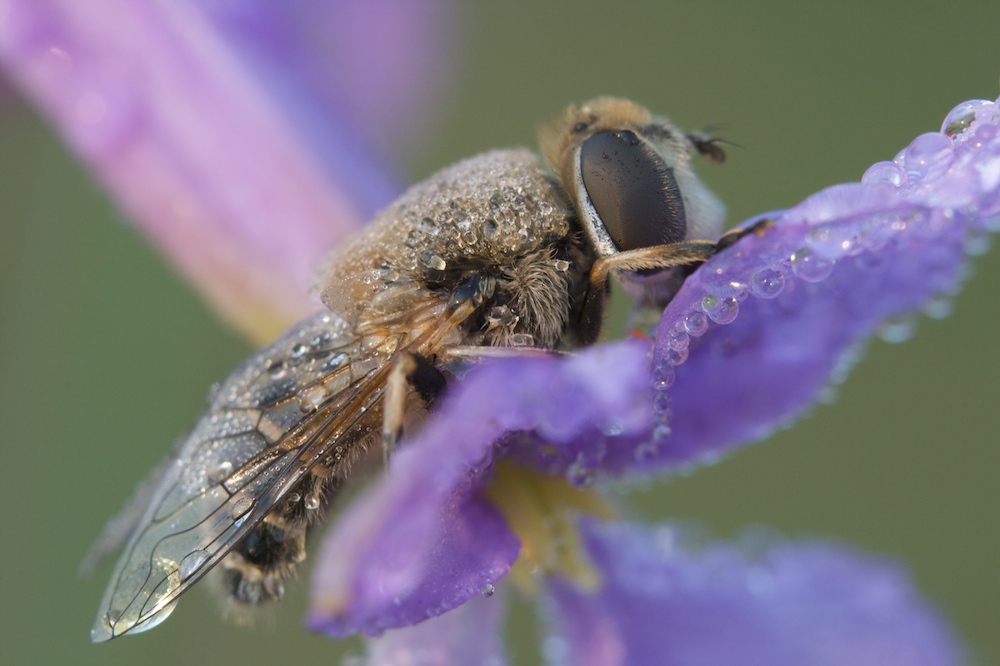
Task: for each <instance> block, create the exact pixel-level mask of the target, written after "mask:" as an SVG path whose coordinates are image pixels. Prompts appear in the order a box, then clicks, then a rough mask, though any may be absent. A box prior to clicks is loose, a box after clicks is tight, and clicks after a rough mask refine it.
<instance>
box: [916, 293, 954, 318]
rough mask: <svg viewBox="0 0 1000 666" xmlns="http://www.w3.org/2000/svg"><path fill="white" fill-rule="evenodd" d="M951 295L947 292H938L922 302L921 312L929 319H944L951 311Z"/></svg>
mask: <svg viewBox="0 0 1000 666" xmlns="http://www.w3.org/2000/svg"><path fill="white" fill-rule="evenodd" d="M952 307H953V306H952V303H951V297H950V296H949V295H948V294H938V295H937V296H933V297H932V298H931V299H930V300H929V301H927V302H926V303H924V307H923V308H921V310H922V311H923V313H924V314H925V315H927V316H928V317H930V318H931V319H944V318H945V317H947V316H948V315H950V314H951V311H952Z"/></svg>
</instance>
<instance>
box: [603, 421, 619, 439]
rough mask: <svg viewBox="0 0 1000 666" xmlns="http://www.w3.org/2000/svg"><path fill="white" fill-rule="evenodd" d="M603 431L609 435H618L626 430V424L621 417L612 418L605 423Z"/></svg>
mask: <svg viewBox="0 0 1000 666" xmlns="http://www.w3.org/2000/svg"><path fill="white" fill-rule="evenodd" d="M601 432H603V433H604V434H605V435H606V436H608V437H618V436H619V435H621V434H622V433H623V432H625V424H624V423H622V422H621V420H620V419H611V420H610V421H608V422H607V423H605V424H604V427H603V428H602V429H601Z"/></svg>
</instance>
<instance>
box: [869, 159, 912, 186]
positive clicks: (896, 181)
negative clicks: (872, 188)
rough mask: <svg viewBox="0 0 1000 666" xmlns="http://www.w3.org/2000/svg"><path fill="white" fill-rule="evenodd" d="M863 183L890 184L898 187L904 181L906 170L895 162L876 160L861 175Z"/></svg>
mask: <svg viewBox="0 0 1000 666" xmlns="http://www.w3.org/2000/svg"><path fill="white" fill-rule="evenodd" d="M861 182H862V183H864V184H865V185H881V184H886V185H892V186H893V187H899V186H900V185H902V184H903V183H905V182H906V172H905V171H904V170H903V169H901V168H900V166H899V165H898V164H896V163H895V162H876V163H875V164H873V165H871V166H870V167H868V170H867V171H865V175H864V176H862V177H861Z"/></svg>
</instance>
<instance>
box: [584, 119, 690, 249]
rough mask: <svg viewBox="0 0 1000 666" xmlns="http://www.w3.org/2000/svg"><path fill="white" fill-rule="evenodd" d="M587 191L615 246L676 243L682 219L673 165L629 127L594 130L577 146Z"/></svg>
mask: <svg viewBox="0 0 1000 666" xmlns="http://www.w3.org/2000/svg"><path fill="white" fill-rule="evenodd" d="M580 166H581V167H582V168H581V172H582V174H583V185H584V187H585V188H586V189H587V194H588V195H589V196H590V200H591V202H592V203H593V205H594V208H595V209H596V210H597V214H598V215H599V216H600V218H601V222H602V223H603V224H604V227H605V229H607V232H608V235H610V236H611V239H612V240H613V241H614V243H615V246H616V247H617V248H618V250H619V251H624V250H634V249H638V248H643V247H652V246H654V245H667V244H670V243H679V242H681V241H683V240H684V237H685V236H686V235H687V220H686V218H685V215H684V202H683V201H682V200H681V193H680V189H679V188H678V187H677V181H676V180H674V172H673V169H671V168H670V167H668V166H667V165H666V163H664V161H663V158H661V157H660V155H659V154H658V153H657V152H656V151H655V150H654V149H653V148H652V146H650V145H649V144H648V143H646V142H645V141H642V140H641V139H640V138H639V137H638V136H636V135H635V133H634V132H629V131H628V130H617V131H613V132H600V133H598V134H595V135H594V136H592V137H590V138H589V139H587V140H586V141H584V142H583V145H582V146H581V147H580Z"/></svg>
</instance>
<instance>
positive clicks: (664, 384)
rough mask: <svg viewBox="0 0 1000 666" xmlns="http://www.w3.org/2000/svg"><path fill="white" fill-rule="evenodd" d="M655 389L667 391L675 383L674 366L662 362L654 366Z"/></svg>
mask: <svg viewBox="0 0 1000 666" xmlns="http://www.w3.org/2000/svg"><path fill="white" fill-rule="evenodd" d="M652 384H653V390H654V391H666V390H667V389H668V388H670V387H671V386H673V384H674V366H672V365H670V363H660V364H658V365H657V366H656V367H655V368H653V382H652Z"/></svg>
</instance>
